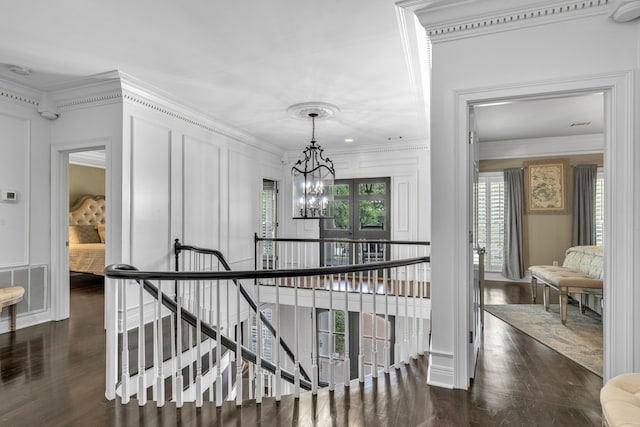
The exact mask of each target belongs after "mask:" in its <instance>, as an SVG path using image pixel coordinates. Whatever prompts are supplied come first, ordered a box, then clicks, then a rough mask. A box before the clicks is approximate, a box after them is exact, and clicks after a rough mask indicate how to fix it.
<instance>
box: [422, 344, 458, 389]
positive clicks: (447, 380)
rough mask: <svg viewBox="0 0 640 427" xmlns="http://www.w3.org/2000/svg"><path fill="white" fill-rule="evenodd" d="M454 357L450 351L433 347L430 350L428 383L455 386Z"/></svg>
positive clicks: (445, 386) (438, 385) (446, 386)
mask: <svg viewBox="0 0 640 427" xmlns="http://www.w3.org/2000/svg"><path fill="white" fill-rule="evenodd" d="M453 364H454V357H453V354H452V353H450V352H443V351H437V350H435V349H434V348H433V347H432V348H431V349H430V351H429V371H428V373H427V384H429V385H433V386H437V387H444V388H449V389H451V388H453V384H454V374H455V372H454V369H453Z"/></svg>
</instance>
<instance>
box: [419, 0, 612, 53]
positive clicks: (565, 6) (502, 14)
mask: <svg viewBox="0 0 640 427" xmlns="http://www.w3.org/2000/svg"><path fill="white" fill-rule="evenodd" d="M417 3H419V0H413V1H412V2H411V5H410V6H408V7H411V8H412V9H413V10H415V13H416V15H417V16H418V19H419V20H420V23H421V24H422V25H423V26H424V27H425V29H426V30H427V35H428V36H429V38H430V39H431V41H432V43H439V42H444V41H450V40H456V39H461V38H467V37H474V36H477V35H481V34H490V33H497V32H502V31H510V30H513V29H518V28H525V27H531V26H536V25H543V24H548V23H551V22H561V21H567V20H572V19H578V18H583V17H587V16H593V15H610V14H611V12H612V11H613V9H614V8H615V6H616V3H618V0H556V1H539V0H521V1H519V2H517V3H518V4H517V5H516V7H513V3H515V2H513V3H512V2H504V1H501V0H460V1H454V2H449V1H445V0H435V1H434V0H430V1H429V0H426V1H424V2H423V7H421V8H420V6H419V5H417ZM505 5H508V6H512V7H505Z"/></svg>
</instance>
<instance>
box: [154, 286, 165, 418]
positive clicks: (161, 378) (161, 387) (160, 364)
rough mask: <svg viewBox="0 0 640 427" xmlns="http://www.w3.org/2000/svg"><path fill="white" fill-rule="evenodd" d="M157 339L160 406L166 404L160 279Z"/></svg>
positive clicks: (158, 401) (156, 386)
mask: <svg viewBox="0 0 640 427" xmlns="http://www.w3.org/2000/svg"><path fill="white" fill-rule="evenodd" d="M154 329H155V332H156V336H157V339H155V341H156V348H155V354H156V382H155V387H154V388H155V393H154V394H155V398H156V405H157V407H158V408H161V407H163V406H164V372H163V364H164V357H163V353H162V350H163V336H162V335H163V334H162V281H158V299H157V313H156V321H155V328H154Z"/></svg>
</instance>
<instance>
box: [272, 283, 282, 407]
mask: <svg viewBox="0 0 640 427" xmlns="http://www.w3.org/2000/svg"><path fill="white" fill-rule="evenodd" d="M278 282H279V281H278V280H276V281H275V285H276V307H275V317H276V319H275V320H276V328H275V329H276V333H275V334H272V336H271V339H272V340H275V343H273V342H272V343H271V348H275V354H273V355H272V356H273V357H274V359H275V365H276V378H275V381H276V401H277V402H279V401H280V399H281V398H282V382H281V381H280V378H282V377H281V375H282V366H281V362H280V333H281V328H280V316H281V314H280V286H279V283H278ZM273 344H275V346H274V345H273Z"/></svg>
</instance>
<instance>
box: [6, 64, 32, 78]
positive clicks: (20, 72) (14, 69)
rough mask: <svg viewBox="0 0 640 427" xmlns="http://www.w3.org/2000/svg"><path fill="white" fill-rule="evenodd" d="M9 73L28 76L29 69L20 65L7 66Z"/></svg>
mask: <svg viewBox="0 0 640 427" xmlns="http://www.w3.org/2000/svg"><path fill="white" fill-rule="evenodd" d="M9 71H11V72H13V73H16V74H18V75H19V76H28V75H30V74H31V69H29V68H27V67H22V66H20V65H9Z"/></svg>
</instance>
